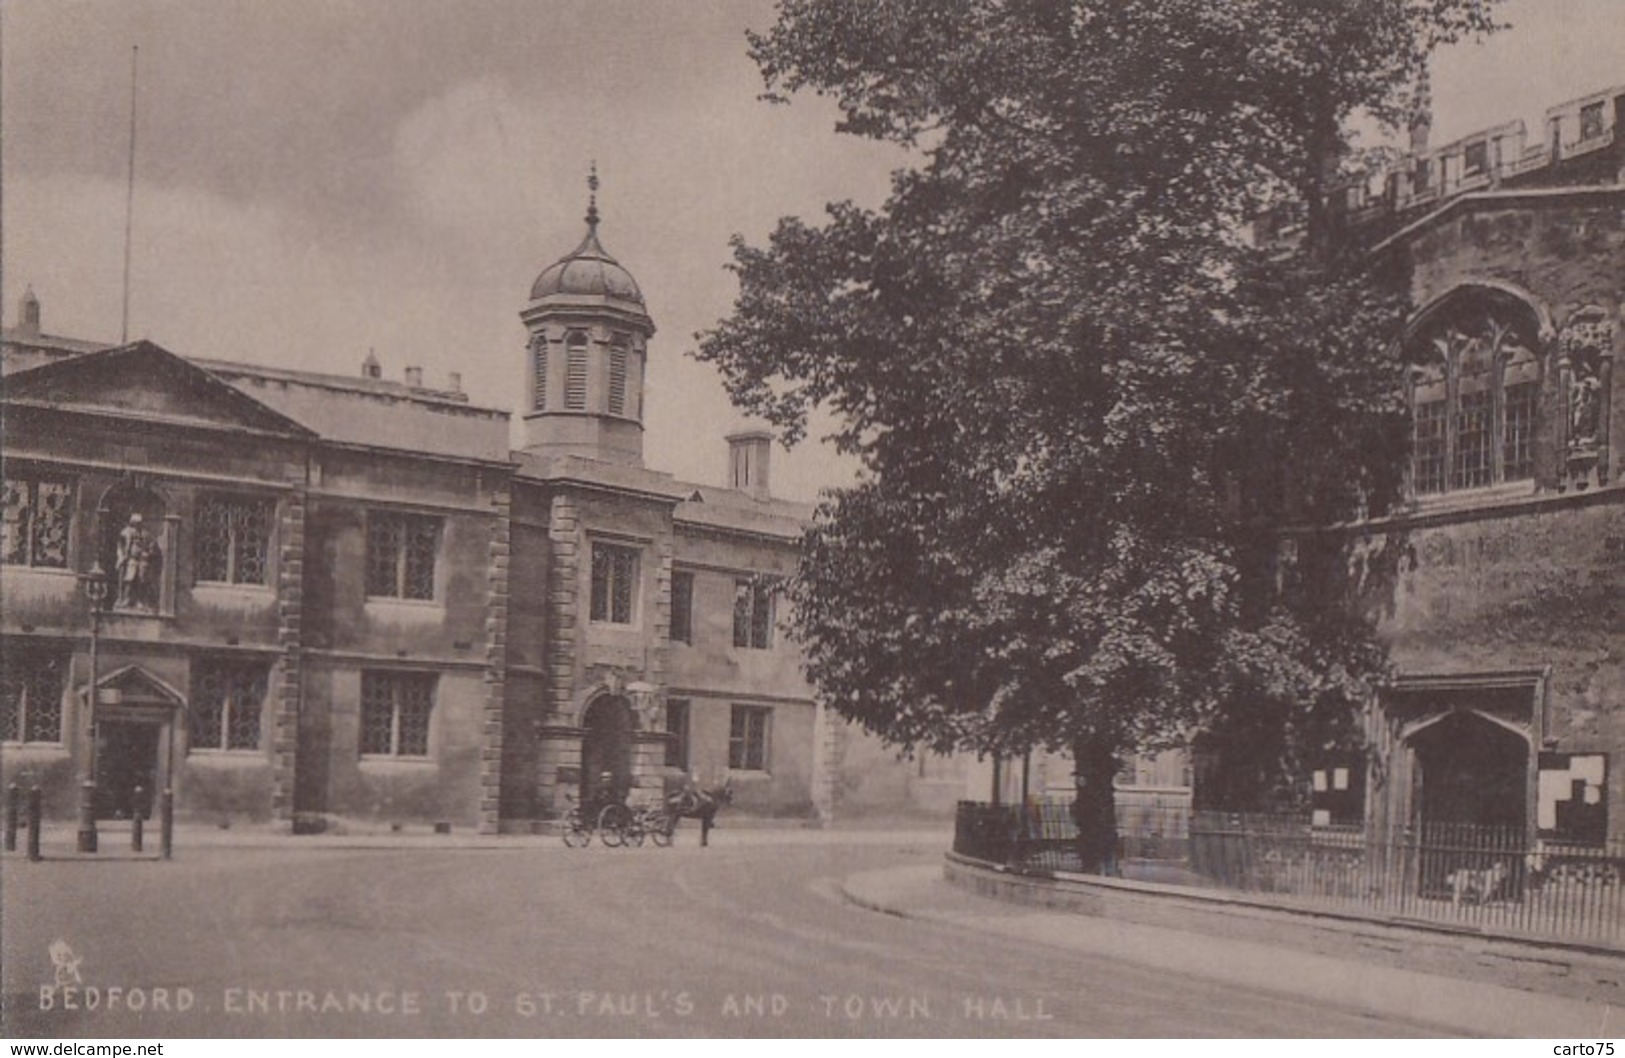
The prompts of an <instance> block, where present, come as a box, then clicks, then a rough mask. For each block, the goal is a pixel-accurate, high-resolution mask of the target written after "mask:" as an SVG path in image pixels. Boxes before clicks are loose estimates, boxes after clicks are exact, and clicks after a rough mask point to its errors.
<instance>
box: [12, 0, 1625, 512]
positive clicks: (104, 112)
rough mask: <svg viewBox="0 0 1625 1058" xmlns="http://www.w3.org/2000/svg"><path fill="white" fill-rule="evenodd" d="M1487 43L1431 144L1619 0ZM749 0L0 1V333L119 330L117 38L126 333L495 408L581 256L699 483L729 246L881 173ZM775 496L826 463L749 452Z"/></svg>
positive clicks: (653, 422)
mask: <svg viewBox="0 0 1625 1058" xmlns="http://www.w3.org/2000/svg"><path fill="white" fill-rule="evenodd" d="M1505 13H1506V16H1507V17H1508V18H1509V19H1510V20H1511V21H1512V22H1513V23H1514V28H1513V29H1512V30H1510V31H1508V32H1507V33H1505V34H1502V35H1500V36H1498V37H1497V38H1494V39H1492V40H1491V41H1490V42H1489V43H1487V44H1484V45H1478V46H1473V47H1463V48H1457V49H1454V50H1453V51H1452V52H1451V53H1448V54H1445V55H1442V56H1441V57H1440V58H1439V60H1438V62H1437V64H1436V67H1435V71H1436V72H1435V90H1434V101H1435V105H1436V111H1437V113H1436V120H1435V125H1434V135H1435V138H1436V140H1439V141H1442V140H1444V139H1449V138H1453V137H1455V136H1457V135H1461V134H1465V133H1466V132H1470V131H1472V130H1473V129H1475V128H1478V127H1483V126H1487V125H1490V124H1495V123H1497V122H1499V121H1502V120H1505V119H1507V118H1509V117H1521V118H1523V119H1524V120H1525V121H1527V122H1529V123H1530V124H1531V127H1532V128H1538V125H1537V124H1536V122H1538V119H1539V117H1540V114H1541V112H1542V111H1543V110H1544V109H1545V108H1546V107H1547V106H1549V105H1551V104H1553V103H1557V102H1560V101H1562V100H1565V99H1568V98H1571V97H1574V96H1578V95H1582V94H1585V93H1586V92H1589V91H1591V90H1593V89H1598V88H1602V87H1604V86H1606V85H1610V84H1619V83H1622V82H1625V0H1513V2H1511V3H1508V4H1507V6H1506V8H1505ZM771 18H772V4H771V0H688V2H684V3H674V2H661V0H545V2H544V0H457V2H452V0H277V2H274V3H268V2H265V0H142V2H139V3H138V2H135V0H7V2H6V3H4V4H3V5H0V91H3V95H0V137H3V138H0V147H3V157H0V166H3V168H0V191H3V200H0V220H3V224H4V227H3V232H0V234H3V242H4V244H3V247H0V250H3V261H0V264H3V273H0V275H3V279H4V290H3V291H0V297H3V305H4V311H5V314H6V322H7V324H8V325H9V324H10V323H12V322H13V321H14V319H15V311H16V308H15V307H16V303H17V299H18V297H19V296H20V295H21V293H22V288H23V286H24V285H25V284H31V285H32V286H33V288H34V290H35V292H36V293H37V294H38V296H39V298H40V300H41V302H42V307H43V315H44V326H45V330H46V331H47V332H49V333H52V334H60V335H68V336H73V337H82V338H90V339H101V340H108V341H114V340H117V339H118V337H119V330H120V313H121V300H120V298H121V294H120V292H121V279H120V275H121V269H122V262H123V233H124V199H125V162H126V152H127V149H128V120H129V106H130V99H129V91H130V58H131V52H130V49H131V46H132V45H139V47H140V81H139V92H138V112H139V116H138V119H137V129H138V132H137V136H138V148H137V162H136V204H135V214H134V251H133V257H134V269H133V277H134V278H133V282H132V295H131V307H130V316H131V323H130V331H131V337H132V338H133V337H148V338H151V339H152V340H154V341H156V342H158V343H159V344H161V345H163V346H165V347H166V348H168V349H170V350H172V351H174V352H177V353H180V354H182V355H187V356H199V357H213V358H220V359H229V360H247V361H255V362H260V363H268V364H276V365H279V366H285V367H296V368H305V369H312V370H326V371H336V372H341V373H348V372H351V371H358V370H359V365H360V363H361V360H362V359H363V358H364V357H365V356H366V354H367V350H368V349H369V348H374V349H376V350H377V353H378V356H379V358H380V359H381V360H382V361H383V364H384V370H385V373H386V377H392V378H400V377H401V372H402V370H403V369H404V368H405V367H406V366H408V365H420V366H422V367H423V368H424V373H425V377H426V380H427V381H428V382H429V383H430V384H431V385H432V384H437V383H439V382H443V380H444V379H445V376H446V374H447V372H449V371H461V372H462V373H463V378H464V382H465V386H466V388H467V389H468V390H469V392H470V394H471V396H472V398H473V399H474V400H475V401H476V402H478V403H482V404H488V405H492V406H496V407H510V406H511V404H512V397H513V394H515V393H516V392H518V390H519V388H520V387H519V383H520V378H521V376H522V352H521V351H522V348H523V341H524V332H523V328H522V327H521V326H520V324H519V321H518V312H519V310H520V308H522V307H523V305H524V301H525V297H526V294H527V293H528V290H529V286H530V282H531V280H532V279H533V278H534V277H535V274H536V273H537V272H539V271H540V270H541V269H542V268H543V267H545V266H546V265H547V264H549V263H551V262H552V261H553V260H555V259H556V258H558V257H559V256H561V255H562V254H564V253H566V252H567V251H569V250H570V249H571V248H572V247H573V246H574V245H575V244H576V242H577V241H578V240H579V239H580V236H581V234H582V231H583V228H584V225H583V222H582V219H581V218H582V215H583V214H584V212H585V208H586V187H585V177H586V171H587V166H588V163H589V161H591V160H593V159H596V160H597V163H598V168H599V172H600V175H601V178H602V181H603V186H602V188H601V190H600V193H599V205H600V209H601V211H602V213H603V216H604V223H603V226H602V228H601V235H602V238H603V242H604V244H605V246H606V248H607V249H608V250H609V251H610V252H611V253H612V254H614V255H615V256H616V257H618V258H619V259H620V261H621V263H622V264H624V265H626V266H627V267H628V268H629V269H630V270H631V272H632V273H633V275H635V276H636V277H637V278H638V281H639V283H640V284H641V286H642V287H643V291H644V294H645V296H646V298H647V300H648V305H649V310H650V312H651V314H652V315H653V316H654V318H655V322H656V325H657V326H658V327H659V332H658V333H657V335H656V336H655V339H654V342H653V344H652V347H651V349H652V355H651V364H650V368H649V386H650V393H649V396H648V403H647V426H648V433H647V436H646V452H647V455H648V462H649V463H650V465H652V466H654V467H657V468H659V469H663V470H669V471H672V472H675V473H676V474H678V475H679V476H680V477H683V478H687V479H689V480H698V481H718V480H720V479H721V475H722V469H723V457H722V441H721V435H722V433H724V432H725V430H726V429H727V428H728V427H729V426H730V425H733V424H736V423H738V422H739V421H740V420H739V419H738V418H737V415H736V414H735V413H734V412H732V410H731V409H730V408H729V405H728V402H727V399H726V397H725V395H724V394H723V392H722V390H721V387H720V385H719V384H718V382H717V380H716V378H715V376H714V375H713V374H712V373H711V371H710V369H709V368H707V367H705V366H703V365H700V364H697V363H695V362H694V361H693V360H692V359H690V358H689V357H688V355H687V354H688V352H689V350H691V349H692V348H693V347H694V337H693V336H694V333H695V332H696V331H698V330H701V329H703V328H705V327H708V326H710V325H711V324H712V323H714V322H715V321H716V319H717V318H718V317H720V316H722V315H724V314H726V313H727V311H728V309H729V307H730V305H731V304H732V299H733V295H734V292H735V287H734V283H733V280H732V277H731V276H730V275H729V274H728V273H727V272H725V271H724V269H723V266H724V264H725V263H726V261H727V260H728V248H727V241H728V237H729V236H730V235H731V234H732V233H734V232H741V233H743V234H744V235H745V236H746V237H747V238H750V239H752V240H753V241H759V240H761V239H762V238H763V237H765V235H766V233H767V232H768V231H769V230H770V229H771V227H772V225H773V222H774V221H775V219H776V218H778V217H779V216H781V215H784V214H800V215H803V216H816V215H817V214H818V213H819V212H820V211H821V209H822V207H823V204H824V203H825V202H827V201H830V200H832V199H839V198H854V199H856V200H858V201H859V202H861V203H864V204H867V205H878V204H879V202H880V201H881V200H882V199H883V197H884V195H885V191H886V183H887V174H888V173H889V172H890V170H891V169H893V168H895V167H896V166H898V165H900V164H904V163H905V162H906V160H907V159H906V158H905V157H904V156H903V155H901V154H899V153H898V152H896V151H895V150H893V149H891V148H888V147H885V146H883V145H878V144H872V143H867V142H864V141H859V140H856V139H853V138H851V137H838V136H836V135H834V133H833V130H832V125H833V121H834V114H833V111H832V110H831V109H830V108H829V107H828V106H826V105H823V104H821V103H820V102H819V101H817V100H813V99H805V100H797V101H796V102H795V103H794V104H793V105H791V106H789V107H775V106H770V105H768V104H766V103H762V102H759V101H758V100H757V98H756V97H757V94H758V93H759V92H760V90H761V87H762V86H761V81H760V78H759V75H758V74H757V72H756V70H755V68H754V66H753V65H752V64H751V63H750V61H749V60H748V58H747V57H746V56H745V48H744V36H743V32H744V29H745V28H746V27H756V28H765V27H766V26H767V25H768V24H769V23H770V21H771ZM778 459H779V464H778V469H777V470H776V471H775V477H776V479H777V480H776V483H775V484H776V491H778V492H780V493H783V494H787V495H792V496H797V497H800V498H808V497H810V496H811V495H812V494H813V492H814V490H815V489H816V488H817V487H818V486H819V485H820V484H823V483H826V482H829V481H832V480H839V479H840V477H841V471H840V470H839V468H837V467H835V466H833V465H832V464H831V462H830V461H829V460H827V459H826V458H824V457H822V456H821V455H820V454H819V453H818V452H817V451H816V450H813V449H811V448H807V449H804V450H798V451H797V452H794V453H791V454H790V455H789V456H788V457H785V456H784V455H783V453H782V452H781V453H780V455H779V456H778Z"/></svg>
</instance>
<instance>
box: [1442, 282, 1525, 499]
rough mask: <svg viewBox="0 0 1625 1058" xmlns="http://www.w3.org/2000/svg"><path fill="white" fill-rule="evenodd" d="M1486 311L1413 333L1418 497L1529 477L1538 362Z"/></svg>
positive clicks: (1521, 339) (1508, 325)
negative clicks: (1414, 337) (1415, 336)
mask: <svg viewBox="0 0 1625 1058" xmlns="http://www.w3.org/2000/svg"><path fill="white" fill-rule="evenodd" d="M1533 344H1534V343H1533V342H1531V341H1528V340H1527V339H1526V338H1525V337H1524V336H1523V335H1522V334H1521V333H1520V332H1519V330H1518V329H1517V328H1516V327H1515V326H1514V325H1512V324H1511V323H1510V322H1508V321H1507V320H1506V319H1505V318H1502V317H1500V316H1497V315H1495V314H1493V313H1478V314H1477V315H1476V316H1468V315H1458V316H1456V317H1455V318H1453V319H1451V320H1449V321H1447V322H1446V323H1444V324H1443V325H1441V326H1436V327H1433V328H1431V329H1429V330H1426V331H1424V332H1423V333H1422V334H1420V335H1419V336H1418V337H1417V338H1416V339H1413V344H1412V349H1413V358H1414V360H1415V368H1414V374H1413V376H1412V379H1411V383H1412V386H1411V415H1412V418H1411V427H1412V437H1411V440H1412V446H1411V482H1412V489H1413V491H1414V492H1415V493H1416V494H1417V495H1419V496H1427V495H1436V494H1439V493H1444V492H1451V491H1456V490H1460V489H1473V488H1482V487H1484V486H1487V485H1495V484H1499V483H1502V482H1510V481H1522V480H1528V479H1530V478H1533V477H1534V473H1535V461H1534V434H1535V426H1536V423H1535V413H1536V409H1537V407H1538V401H1539V391H1540V364H1539V361H1538V360H1537V359H1536V358H1535V354H1534V352H1533V351H1532V350H1533Z"/></svg>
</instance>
